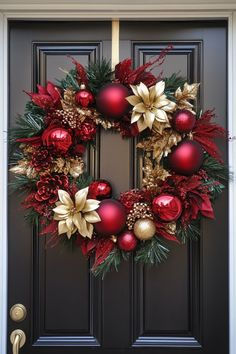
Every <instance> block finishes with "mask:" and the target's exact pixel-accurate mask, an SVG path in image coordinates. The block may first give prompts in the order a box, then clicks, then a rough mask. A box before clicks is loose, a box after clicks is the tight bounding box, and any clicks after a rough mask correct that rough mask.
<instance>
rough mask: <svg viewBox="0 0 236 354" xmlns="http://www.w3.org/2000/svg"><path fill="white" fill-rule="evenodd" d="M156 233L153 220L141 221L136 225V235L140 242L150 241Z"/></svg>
mask: <svg viewBox="0 0 236 354" xmlns="http://www.w3.org/2000/svg"><path fill="white" fill-rule="evenodd" d="M155 233H156V226H155V224H154V222H153V221H152V220H151V219H139V220H137V221H136V222H135V224H134V234H135V236H136V237H137V238H138V239H139V240H149V239H150V238H152V237H153V236H154V235H155Z"/></svg>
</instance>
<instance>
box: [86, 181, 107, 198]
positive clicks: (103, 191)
mask: <svg viewBox="0 0 236 354" xmlns="http://www.w3.org/2000/svg"><path fill="white" fill-rule="evenodd" d="M111 194H112V188H111V185H110V183H109V182H107V181H106V180H104V179H100V180H98V181H94V182H92V183H91V184H90V185H89V193H88V195H89V198H91V199H98V200H102V199H106V198H110V197H111Z"/></svg>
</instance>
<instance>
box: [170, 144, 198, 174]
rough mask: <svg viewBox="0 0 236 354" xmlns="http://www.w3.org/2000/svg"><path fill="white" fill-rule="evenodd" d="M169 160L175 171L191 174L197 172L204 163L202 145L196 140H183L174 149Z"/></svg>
mask: <svg viewBox="0 0 236 354" xmlns="http://www.w3.org/2000/svg"><path fill="white" fill-rule="evenodd" d="M168 161H169V165H170V168H171V169H172V170H173V171H174V172H176V173H178V174H181V175H186V176H190V175H192V174H194V173H195V172H197V171H198V170H199V168H200V167H201V165H202V163H203V149H202V146H201V145H200V144H199V143H198V142H196V141H192V140H186V141H182V142H181V143H180V144H178V145H177V146H176V147H175V148H174V149H173V150H172V152H171V153H170V155H169V156H168Z"/></svg>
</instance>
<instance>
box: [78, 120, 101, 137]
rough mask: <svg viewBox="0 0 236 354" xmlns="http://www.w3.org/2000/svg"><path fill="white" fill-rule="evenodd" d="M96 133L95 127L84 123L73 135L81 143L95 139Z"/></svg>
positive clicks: (86, 122) (88, 122) (90, 123)
mask: <svg viewBox="0 0 236 354" xmlns="http://www.w3.org/2000/svg"><path fill="white" fill-rule="evenodd" d="M96 132H97V129H96V125H95V124H94V123H93V122H91V121H84V122H83V123H82V124H81V126H80V127H79V129H77V130H76V132H75V134H76V136H77V138H79V139H80V140H82V141H90V140H93V139H94V138H95V135H96Z"/></svg>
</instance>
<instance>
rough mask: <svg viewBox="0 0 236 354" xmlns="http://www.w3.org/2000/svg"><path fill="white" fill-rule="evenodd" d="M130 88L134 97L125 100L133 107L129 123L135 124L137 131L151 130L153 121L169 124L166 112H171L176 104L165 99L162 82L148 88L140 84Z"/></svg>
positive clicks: (163, 83)
mask: <svg viewBox="0 0 236 354" xmlns="http://www.w3.org/2000/svg"><path fill="white" fill-rule="evenodd" d="M130 86H131V89H132V91H133V93H134V95H132V96H128V97H126V99H127V101H128V102H129V103H130V104H131V105H132V106H134V108H133V112H132V117H131V123H135V122H137V125H138V129H139V131H142V130H144V129H146V128H149V129H152V126H153V123H154V121H155V120H157V121H158V122H160V123H165V124H166V123H169V119H168V115H167V113H166V112H173V111H174V109H175V108H176V104H175V103H174V102H172V101H170V100H168V99H167V98H166V95H165V94H164V90H165V82H164V81H159V82H158V83H156V85H154V86H152V87H150V88H148V87H147V86H146V85H144V84H143V83H142V82H141V83H140V84H139V85H137V86H134V85H130Z"/></svg>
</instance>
